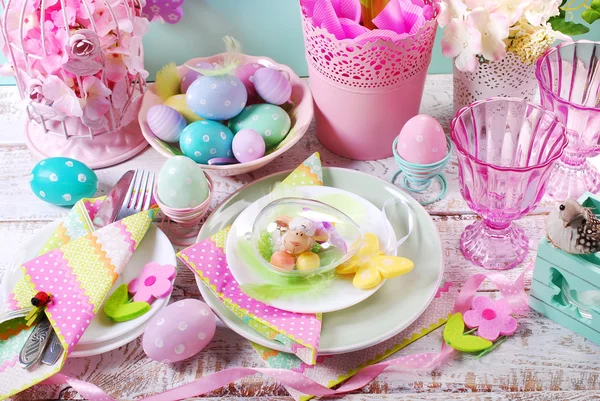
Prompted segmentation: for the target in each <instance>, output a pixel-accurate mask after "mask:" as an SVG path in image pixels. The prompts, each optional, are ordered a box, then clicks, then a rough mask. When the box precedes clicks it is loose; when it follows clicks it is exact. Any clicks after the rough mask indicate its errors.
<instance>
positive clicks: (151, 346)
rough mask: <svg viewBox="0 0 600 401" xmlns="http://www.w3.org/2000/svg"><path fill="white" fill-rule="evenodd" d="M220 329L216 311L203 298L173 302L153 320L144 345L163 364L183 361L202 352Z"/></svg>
mask: <svg viewBox="0 0 600 401" xmlns="http://www.w3.org/2000/svg"><path fill="white" fill-rule="evenodd" d="M216 328H217V319H216V317H215V314H214V313H213V311H212V310H211V309H210V308H209V307H208V305H206V304H205V303H204V302H202V301H198V300H196V299H184V300H182V301H178V302H175V303H172V304H171V305H169V306H167V307H166V308H164V309H163V310H161V311H160V312H157V313H156V315H154V316H153V317H152V319H150V322H149V323H148V327H147V328H146V331H145V332H144V338H143V340H142V346H143V348H144V352H145V353H146V355H148V357H149V358H151V359H154V360H155V361H159V362H163V363H172V362H179V361H183V360H184V359H187V358H190V357H192V356H194V355H196V354H197V353H198V352H200V351H202V350H203V349H204V348H206V346H207V345H208V344H209V343H210V342H211V340H212V339H213V337H214V335H215V330H216Z"/></svg>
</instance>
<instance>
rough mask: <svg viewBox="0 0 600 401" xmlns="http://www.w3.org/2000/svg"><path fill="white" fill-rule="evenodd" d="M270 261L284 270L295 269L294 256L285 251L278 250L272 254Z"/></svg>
mask: <svg viewBox="0 0 600 401" xmlns="http://www.w3.org/2000/svg"><path fill="white" fill-rule="evenodd" d="M270 263H271V264H272V265H273V266H276V267H278V268H280V269H283V270H294V264H295V262H294V257H293V256H292V255H290V254H289V253H287V252H285V251H277V252H275V253H274V254H273V255H272V256H271V260H270Z"/></svg>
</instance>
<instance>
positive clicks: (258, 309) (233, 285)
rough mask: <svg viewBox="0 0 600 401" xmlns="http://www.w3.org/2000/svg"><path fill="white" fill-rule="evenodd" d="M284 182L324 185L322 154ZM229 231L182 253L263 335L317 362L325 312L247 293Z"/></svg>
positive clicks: (201, 276)
mask: <svg viewBox="0 0 600 401" xmlns="http://www.w3.org/2000/svg"><path fill="white" fill-rule="evenodd" d="M282 185H284V186H291V187H293V186H301V185H323V175H322V168H321V158H320V156H319V154H318V153H315V154H313V155H312V156H311V157H309V158H308V159H307V160H306V161H304V163H302V164H301V165H300V166H298V168H297V169H296V170H294V171H293V172H292V173H291V174H290V175H289V176H288V177H287V178H286V179H285V180H284V181H283V182H282ZM228 233H229V227H227V228H225V229H223V230H222V231H220V232H218V233H216V234H215V235H213V236H211V237H210V238H207V239H205V240H203V241H201V242H199V243H197V244H195V245H193V246H191V247H189V248H187V249H185V250H183V251H182V252H180V253H179V255H178V256H179V258H180V259H181V260H182V261H183V262H184V263H185V264H186V265H187V266H188V267H189V268H190V269H191V270H192V271H193V272H194V273H196V274H197V275H198V276H199V277H200V278H201V279H202V281H204V283H205V284H206V285H207V286H208V288H210V289H211V290H212V291H213V292H214V293H215V294H216V295H217V296H218V297H219V299H220V300H221V302H223V304H224V305H225V306H226V307H227V308H228V309H229V310H231V311H232V312H234V313H235V314H236V315H237V316H238V317H239V318H240V319H241V320H242V321H244V322H245V323H246V324H248V325H250V326H251V327H252V328H253V329H255V330H256V331H257V332H258V333H260V334H262V335H263V336H265V337H267V338H269V339H272V340H276V341H279V342H280V343H282V344H283V345H285V346H286V347H288V348H289V349H290V352H292V353H294V354H295V355H296V356H297V357H298V358H299V359H300V360H302V361H303V362H304V363H306V364H308V365H314V364H315V363H316V357H317V349H318V347H319V338H320V334H321V314H304V313H295V312H289V311H284V310H279V309H277V308H273V307H272V306H269V305H266V304H264V303H262V302H260V301H257V300H255V299H252V298H250V297H248V296H247V295H246V294H244V293H243V292H242V291H241V290H240V287H239V284H238V282H237V281H236V280H235V279H234V278H233V276H232V274H231V272H230V271H229V267H228V266H227V259H226V257H225V243H226V241H227V234H228ZM300 327H302V328H303V329H302V330H300V329H299V328H300ZM305 327H306V328H308V329H307V330H305V329H304V328H305Z"/></svg>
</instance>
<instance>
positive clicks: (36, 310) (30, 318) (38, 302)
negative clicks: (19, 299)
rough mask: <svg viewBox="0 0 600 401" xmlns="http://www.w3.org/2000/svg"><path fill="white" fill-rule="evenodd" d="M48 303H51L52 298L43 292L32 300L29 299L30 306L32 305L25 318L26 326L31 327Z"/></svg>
mask: <svg viewBox="0 0 600 401" xmlns="http://www.w3.org/2000/svg"><path fill="white" fill-rule="evenodd" d="M50 302H52V296H51V295H50V294H48V293H46V292H44V291H40V292H38V293H37V294H35V296H34V297H33V298H31V305H33V308H32V309H31V312H29V313H28V314H27V316H25V320H26V321H27V326H31V325H32V324H33V323H34V322H35V321H36V320H37V319H38V317H39V316H40V312H41V311H42V310H43V309H44V307H45V306H47V305H48V304H49V303H50Z"/></svg>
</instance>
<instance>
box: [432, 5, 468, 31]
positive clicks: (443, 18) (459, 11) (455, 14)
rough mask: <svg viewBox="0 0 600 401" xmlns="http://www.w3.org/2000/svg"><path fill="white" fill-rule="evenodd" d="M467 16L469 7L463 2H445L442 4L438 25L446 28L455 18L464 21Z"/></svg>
mask: <svg viewBox="0 0 600 401" xmlns="http://www.w3.org/2000/svg"><path fill="white" fill-rule="evenodd" d="M466 14H467V6H466V5H465V3H464V2H463V1H462V0H445V1H442V2H440V13H439V15H438V25H439V26H440V27H442V28H443V27H445V26H446V25H448V24H449V23H450V21H452V20H453V19H454V18H458V19H464V18H465V16H466Z"/></svg>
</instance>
